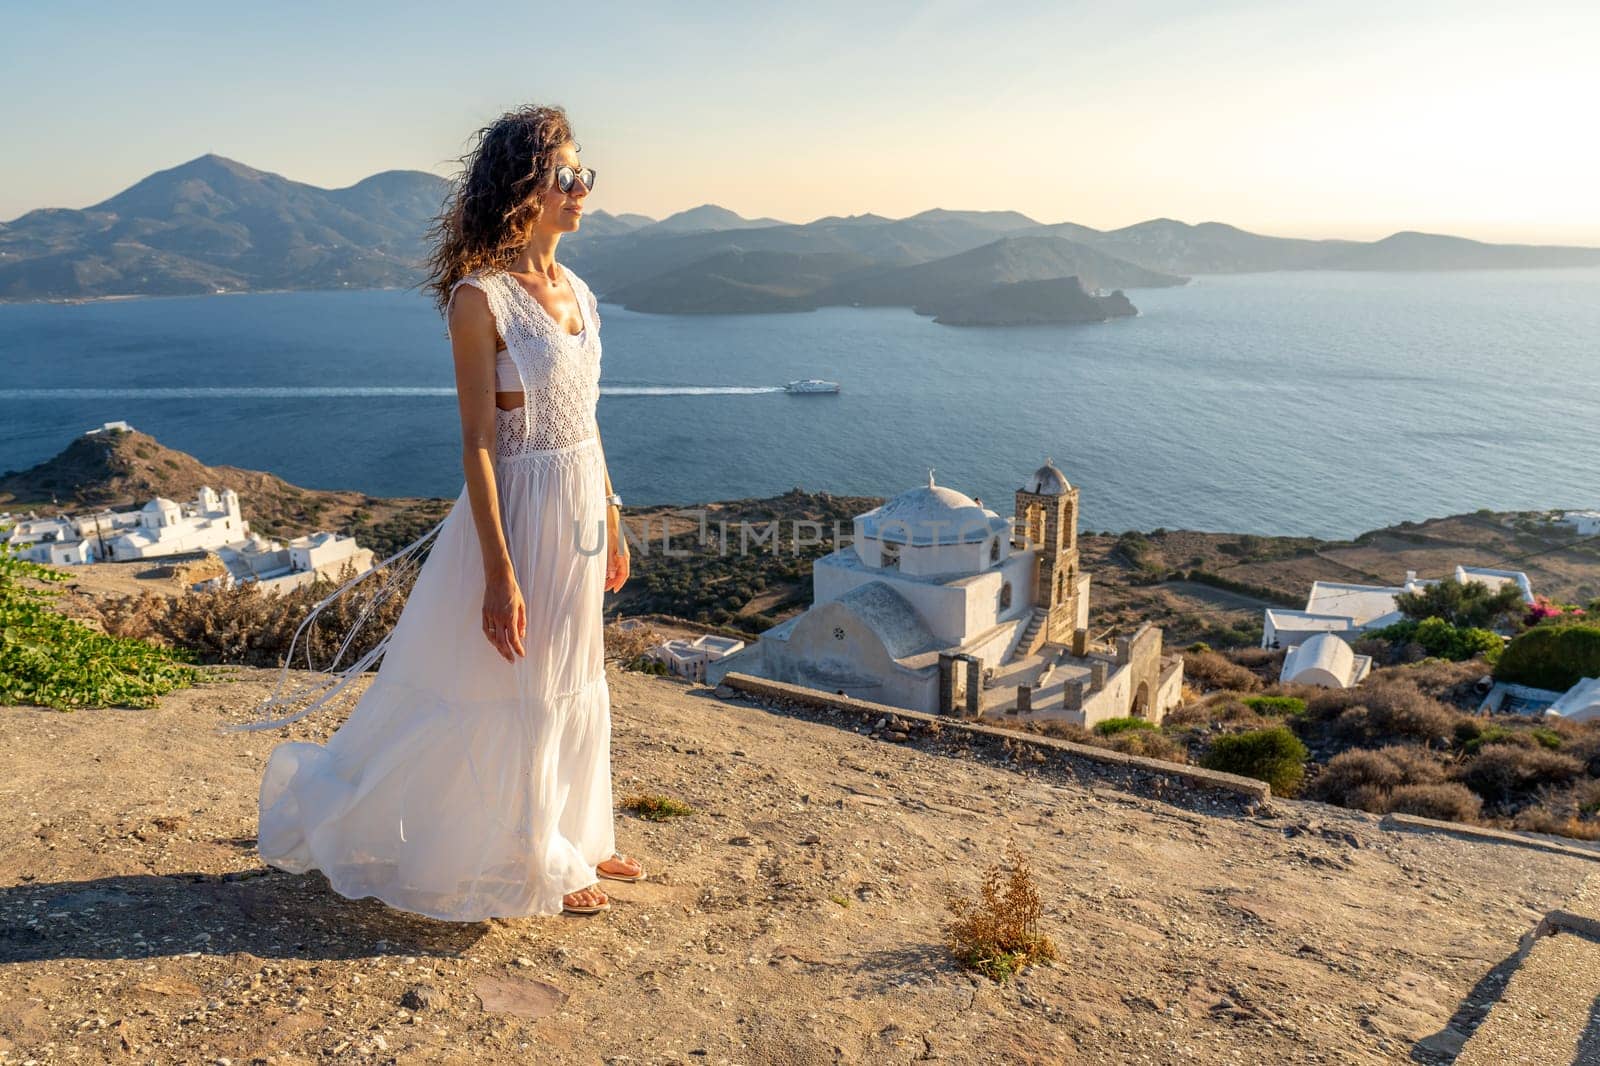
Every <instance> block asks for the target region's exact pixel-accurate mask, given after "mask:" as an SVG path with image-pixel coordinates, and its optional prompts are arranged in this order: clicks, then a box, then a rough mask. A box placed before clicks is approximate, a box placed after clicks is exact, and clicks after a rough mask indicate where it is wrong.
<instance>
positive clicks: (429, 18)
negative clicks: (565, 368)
mask: <svg viewBox="0 0 1600 1066" xmlns="http://www.w3.org/2000/svg"><path fill="white" fill-rule="evenodd" d="M496 14H497V16H498V17H499V20H500V21H499V23H498V24H495V25H494V26H493V27H492V32H489V33H487V34H485V35H484V36H482V37H481V38H474V37H473V36H472V34H473V33H474V32H476V27H478V26H481V25H483V22H482V20H481V19H479V20H476V21H471V20H463V21H461V22H459V23H449V22H445V21H442V20H441V19H440V18H439V15H438V13H437V9H436V8H432V7H422V6H421V5H415V4H391V5H385V6H383V7H381V8H380V7H377V6H376V5H351V6H342V7H340V8H337V9H326V10H325V9H321V8H318V7H316V6H313V5H308V4H303V3H291V4H285V5H280V6H277V7H274V8H273V9H271V10H270V11H268V10H260V11H248V12H229V13H227V14H225V15H220V16H219V15H216V14H214V13H213V11H212V10H211V9H208V8H204V7H201V6H199V5H197V4H172V5H166V6H164V7H163V8H161V9H160V10H144V9H138V10H135V9H126V10H122V9H113V10H109V11H99V12H95V13H93V14H92V15H89V14H85V13H81V12H78V13H74V12H63V11H60V10H24V11H19V12H15V13H12V14H10V15H9V16H8V20H7V21H8V24H9V28H10V29H11V31H12V32H11V35H10V36H11V39H12V42H13V49H12V50H13V53H14V54H13V61H12V62H10V63H9V64H7V65H6V66H5V67H4V68H3V69H0V92H4V93H5V95H6V96H7V97H8V98H10V99H12V100H14V101H16V100H27V101H29V102H30V106H29V107H28V108H27V109H26V111H25V112H24V110H23V109H21V108H13V109H11V110H10V111H9V112H8V113H7V114H6V115H5V116H0V137H3V138H4V140H5V142H6V143H7V145H8V148H9V151H8V152H7V154H6V158H5V160H4V162H3V163H0V219H4V220H7V221H9V220H12V219H14V218H16V217H18V216H20V215H23V214H25V213H27V212H28V211H31V210H34V209H36V208H44V207H58V208H83V207H87V206H89V205H90V204H93V203H97V202H99V201H102V200H104V199H106V198H108V197H110V196H112V195H115V194H116V193H117V192H119V191H121V190H122V189H124V188H126V187H128V186H129V185H132V184H134V183H135V182H137V181H138V180H140V179H141V178H144V177H146V176H148V175H149V174H151V173H153V172H156V171H160V170H167V169H170V168H172V167H174V166H177V165H179V164H181V163H183V162H185V161H187V160H190V159H193V158H195V157H196V156H200V155H203V154H205V153H207V152H214V153H216V154H218V155H223V156H227V157H228V158H231V159H235V160H237V161H239V162H241V163H245V164H247V165H249V166H252V167H255V168H258V169H261V170H266V171H270V172H273V173H277V174H281V175H282V176H284V177H286V178H289V179H291V180H294V181H299V182H305V183H307V184H311V185H316V186H320V187H323V188H339V187H344V186H348V185H350V184H353V183H355V182H357V181H359V180H361V179H362V178H365V177H368V176H370V175H371V174H374V173H378V172H380V171H384V170H423V171H428V172H431V173H434V174H438V175H440V176H441V177H448V176H450V175H451V174H452V173H453V166H454V163H455V157H457V156H459V155H460V154H461V153H462V152H464V151H465V150H466V149H467V148H468V146H469V140H470V135H471V134H472V132H473V131H474V130H476V129H477V128H478V127H479V126H481V125H484V124H487V123H488V122H489V121H491V120H492V119H493V118H494V117H495V116H496V115H498V114H499V113H500V112H501V111H503V110H505V109H507V108H509V107H512V106H516V105H518V104H522V103H526V102H550V103H559V104H562V105H564V106H565V107H566V108H567V110H568V113H569V114H570V115H571V117H572V119H573V123H574V127H575V129H576V132H577V137H578V140H579V142H580V144H581V146H582V148H583V158H584V161H585V162H586V163H588V164H589V165H591V166H594V167H595V168H596V169H597V171H598V172H599V173H600V176H601V177H600V182H599V184H598V186H597V189H596V191H595V194H594V196H593V198H592V199H591V201H590V204H591V206H592V207H594V208H601V209H604V210H606V211H608V212H610V213H613V214H626V213H634V212H636V213H640V214H645V215H649V216H651V217H653V218H662V217H665V216H667V215H670V214H673V213H675V212H677V211H682V210H685V209H688V208H692V207H695V206H698V205H700V204H704V203H714V204H717V205H720V206H722V207H726V208H728V209H730V210H733V211H736V212H738V213H739V214H740V215H743V216H745V217H747V218H759V217H772V218H777V219H782V220H785V221H790V222H808V221H811V220H813V219H816V218H819V217H824V216H828V215H858V214H864V213H871V214H878V215H884V216H886V217H890V218H903V217H906V216H908V215H914V214H917V213H919V212H921V211H925V210H929V209H933V208H944V209H947V210H1014V211H1018V212H1020V213H1022V214H1024V215H1027V216H1028V217H1030V218H1033V219H1035V220H1037V221H1039V222H1044V223H1054V222H1067V221H1070V222H1076V223H1080V224H1082V225H1087V226H1092V227H1094V228H1096V229H1104V230H1110V229H1118V228H1121V227H1123V226H1127V225H1131V224H1133V223H1136V222H1142V221H1145V220H1148V219H1151V218H1162V217H1165V218H1175V219H1179V220H1182V221H1186V222H1191V223H1199V222H1206V221H1216V222H1225V223H1228V224H1231V225H1235V226H1239V227H1240V228H1243V229H1246V230H1250V231H1252V232H1256V233H1263V234H1269V235H1273V236H1284V237H1310V238H1346V239H1356V240H1371V239H1375V238H1379V237H1384V236H1387V235H1389V234H1391V233H1394V232H1396V231H1401V230H1417V231H1423V232H1430V233H1448V234H1452V235H1455V236H1461V237H1469V238H1473V239H1477V240H1484V241H1494V242H1515V243H1528V244H1575V245H1592V246H1593V245H1600V210H1597V208H1596V206H1595V202H1594V199H1593V196H1592V191H1591V190H1592V188H1593V187H1594V184H1595V183H1596V181H1597V180H1600V146H1597V145H1596V144H1594V143H1593V141H1592V139H1590V138H1585V137H1583V136H1581V135H1580V134H1579V133H1578V131H1579V130H1580V129H1581V128H1582V125H1583V124H1582V117H1583V116H1582V115H1580V114H1579V113H1578V112H1579V108H1580V104H1581V101H1583V100H1585V99H1590V100H1592V99H1595V98H1596V97H1597V96H1600V75H1597V74H1596V73H1595V68H1594V64H1593V63H1592V56H1593V55H1594V54H1595V53H1596V52H1597V51H1600V8H1596V7H1595V6H1594V5H1580V4H1576V3H1559V2H1546V3H1534V4H1530V5H1526V6H1524V7H1522V8H1520V9H1517V10H1515V11H1508V10H1506V9H1504V8H1502V7H1498V6H1495V5H1491V4H1488V3H1481V2H1476V0H1474V2H1463V3H1456V4H1449V5H1444V4H1419V5H1413V6H1412V8H1411V9H1410V10H1408V11H1406V12H1403V13H1399V14H1386V15H1385V16H1384V17H1383V18H1382V19H1372V18H1370V17H1364V16H1360V15H1358V14H1352V13H1351V12H1350V11H1349V10H1348V8H1347V6H1345V5H1336V4H1332V3H1314V4H1307V5H1298V6H1296V7H1295V8H1294V9H1293V10H1286V9H1282V8H1280V7H1278V6H1269V5H1261V4H1256V3H1249V2H1232V3H1220V4H1217V5H1213V6H1211V7H1208V8H1206V9H1204V10H1202V11H1193V10H1185V9H1183V8H1182V7H1181V5H1177V4H1173V3H1147V4H1142V5H1138V6H1136V7H1132V8H1120V9H1115V10H1113V9H1109V8H1105V7H1100V6H1091V5H1081V4H1036V3H1035V4H1030V3H1018V4H1014V5H1011V6H1009V7H1007V8H1006V9H1005V15H1004V17H1003V18H995V17H993V16H992V14H991V13H990V12H989V11H987V10H986V9H984V8H981V7H979V6H977V5H973V4H968V3H933V4H923V5H905V4H898V5H896V4H890V5H874V6H872V7H870V8H866V7H847V6H845V5H842V4H821V5H813V6H811V7H808V8H807V9H805V10H804V11H798V10H790V9H783V10H777V9H765V8H763V9H757V10H751V9H747V8H742V7H738V6H731V5H722V6H719V5H701V6H698V7H696V8H694V9H692V10H684V11H672V12H665V11H661V10H659V9H653V8H650V7H643V6H640V7H635V6H631V5H604V6H601V5H594V6H590V7H585V8H581V9H573V10H571V11H539V12H535V11H527V12H514V11H512V12H507V11H500V12H496ZM297 15H298V16H301V17H297ZM452 40H458V41H462V42H470V48H471V55H472V62H471V64H466V63H463V62H462V61H461V59H459V58H457V56H456V54H453V53H451V52H449V51H446V50H442V43H443V42H447V41H452ZM1308 41H1309V42H1312V43H1311V44H1307V43H1306V42H1308ZM544 42H549V43H548V44H546V43H544ZM541 48H546V49H549V50H553V51H554V52H556V53H557V55H556V61H555V62H553V63H551V64H548V66H549V68H550V70H551V71H552V73H550V74H544V73H542V70H543V69H544V67H543V65H541V63H540V62H539V53H540V49H541ZM730 55H733V56H737V57H738V58H737V63H734V62H730V61H729V58H728V57H729V56H730ZM641 72H643V73H641ZM952 146H959V147H960V149H961V150H960V151H955V150H952Z"/></svg>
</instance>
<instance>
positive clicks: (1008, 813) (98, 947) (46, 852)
mask: <svg viewBox="0 0 1600 1066" xmlns="http://www.w3.org/2000/svg"><path fill="white" fill-rule="evenodd" d="M275 677H276V672H275V671H262V670H245V669H239V670H232V671H228V672H227V676H226V678H225V679H223V680H219V681H218V682H216V683H209V684H204V685H201V686H198V687H196V688H193V689H189V690H183V691H179V692H176V693H173V694H171V695H169V696H167V697H164V698H163V699H162V701H161V702H160V704H159V705H158V706H157V707H155V708H153V709H151V710H149V711H133V712H130V711H121V710H116V711H98V712H96V711H81V712H75V713H71V714H61V713H57V712H51V711H42V710H38V709H35V708H26V707H7V708H0V782H3V784H0V790H3V792H4V796H3V799H4V802H5V803H6V804H7V806H8V807H10V808H11V809H13V810H15V811H17V812H19V816H18V817H15V818H9V819H6V820H4V822H3V823H0V886H3V887H0V919H3V920H4V922H5V924H6V927H7V930H8V932H7V935H6V937H5V938H4V940H3V941H0V1055H4V1056H5V1057H6V1058H7V1059H8V1060H10V1059H15V1060H16V1061H19V1062H21V1061H25V1060H28V1059H35V1058H37V1059H40V1060H43V1059H45V1058H46V1057H55V1058H63V1059H65V1058H74V1057H76V1058H79V1059H81V1060H83V1061H90V1060H93V1061H110V1060H112V1059H115V1058H118V1057H128V1058H129V1059H130V1061H147V1060H149V1061H174V1062H175V1061H205V1062H216V1061H219V1060H220V1059H222V1058H227V1059H229V1060H230V1061H232V1062H235V1063H245V1062H250V1061H252V1060H253V1059H254V1058H256V1057H261V1056H269V1055H270V1056H273V1057H274V1058H273V1059H272V1060H271V1061H276V1062H280V1063H297V1062H316V1061H324V1060H325V1059H328V1058H329V1057H332V1058H333V1059H334V1060H336V1061H342V1060H343V1059H344V1058H346V1057H349V1058H352V1059H355V1058H360V1059H361V1060H362V1061H380V1062H381V1061H394V1062H401V1063H405V1062H418V1063H421V1062H458V1061H468V1060H470V1061H475V1062H490V1063H526V1062H530V1061H538V1062H541V1063H552V1064H564V1063H586V1064H587V1063H593V1062H600V1061H606V1062H612V1063H628V1062H635V1063H644V1062H651V1063H654V1062H707V1063H716V1062H753V1063H755V1062H759V1063H782V1064H789V1066H812V1064H817V1066H820V1064H831V1063H836V1062H874V1063H884V1064H903V1063H910V1062H913V1061H926V1060H930V1059H932V1060H936V1061H941V1062H952V1063H963V1064H965V1063H974V1064H976V1063H989V1062H1030V1063H1045V1062H1086V1063H1117V1064H1121V1063H1126V1062H1137V1061H1145V1062H1153V1063H1185V1064H1192V1063H1225V1062H1252V1063H1254V1062H1261V1063H1264V1062H1289V1061H1303V1060H1306V1059H1307V1058H1308V1056H1315V1057H1316V1058H1318V1059H1320V1060H1322V1061H1327V1062H1339V1063H1404V1062H1423V1063H1438V1062H1444V1061H1448V1060H1449V1058H1450V1057H1451V1055H1452V1054H1453V1052H1454V1051H1455V1050H1456V1049H1457V1048H1459V1047H1460V1046H1461V1042H1462V1040H1463V1039H1465V1038H1466V1037H1467V1036H1469V1035H1471V1034H1472V1033H1473V1030H1474V1027H1476V1026H1477V1025H1478V1024H1479V1022H1480V1019H1482V1017H1483V1016H1484V1012H1485V1010H1486V1009H1487V1008H1488V1007H1489V1006H1490V1005H1491V1004H1493V1003H1494V1001H1495V999H1496V997H1497V996H1498V994H1499V991H1500V989H1501V988H1502V986H1503V985H1504V983H1505V977H1506V973H1507V972H1508V969H1509V968H1510V965H1511V963H1510V960H1511V959H1512V957H1513V956H1514V954H1515V952H1516V950H1517V947H1518V942H1519V940H1520V939H1521V938H1522V937H1523V936H1524V935H1525V934H1527V933H1529V932H1530V931H1531V930H1532V928H1533V926H1534V924H1535V923H1536V922H1537V921H1538V920H1539V916H1540V915H1541V914H1543V913H1545V912H1546V911H1548V910H1550V909H1552V908H1554V907H1557V906H1560V905H1561V904H1562V903H1563V901H1564V900H1565V899H1566V898H1567V897H1568V896H1569V895H1570V894H1571V893H1572V892H1573V891H1574V889H1576V888H1577V887H1578V886H1579V885H1580V883H1581V882H1582V880H1583V879H1584V877H1585V876H1586V875H1587V874H1588V873H1589V872H1590V871H1591V870H1593V869H1594V868H1595V867H1594V864H1593V862H1591V861H1588V860H1585V859H1582V858H1578V857H1575V856H1573V855H1568V854H1556V853H1551V852H1548V851H1541V850H1529V849H1525V848H1521V847H1513V846H1509V845H1505V844H1498V843H1488V842H1483V841H1470V840H1465V839H1459V838H1456V837H1454V836H1450V835H1442V834H1435V833H1415V832H1395V831H1391V830H1389V829H1386V828H1384V827H1383V826H1381V825H1380V824H1379V821H1378V819H1377V818H1376V817H1374V816H1372V815H1367V814H1362V813H1360V812H1352V811H1343V810H1339V809H1335V808H1329V807H1324V806H1321V805H1318V804H1310V803H1300V802H1295V801H1281V800H1274V801H1273V802H1272V804H1271V805H1270V807H1265V808H1257V809H1256V810H1255V811H1254V813H1251V812H1250V811H1249V810H1248V809H1246V808H1241V807H1240V806H1239V804H1238V803H1237V802H1236V801H1233V800H1228V799H1223V798H1220V797H1221V794H1217V793H1198V792H1192V791H1190V790H1188V789H1185V788H1172V787H1166V788H1164V789H1163V788H1162V787H1161V785H1160V784H1159V783H1158V782H1156V781H1154V780H1152V779H1149V778H1140V777H1139V776H1138V775H1135V776H1134V777H1131V778H1130V777H1126V776H1119V775H1118V774H1117V773H1115V772H1103V771H1102V770H1100V769H1097V768H1096V764H1091V763H1086V762H1073V761H1066V762H1047V763H1045V764H1040V763H1036V762H1033V761H1032V760H1031V759H1027V758H1023V759H1022V760H1021V762H1020V763H1013V762H1011V761H1010V760H1008V759H1007V758H1006V757H1005V755H1004V753H1003V751H1001V750H998V749H985V751H987V752H989V754H983V753H980V752H979V751H976V750H973V749H969V748H967V747H966V746H965V745H964V744H963V743H961V742H959V741H957V740H954V739H949V738H945V739H941V738H937V737H924V736H922V735H920V734H919V735H918V736H917V737H915V738H914V739H912V740H911V741H909V742H905V743H899V744H896V743H891V742H888V741H886V740H880V739H872V738H869V737H868V736H865V735H860V734H858V733H856V732H854V731H853V728H852V727H853V726H854V724H855V722H854V719H850V718H842V717H839V716H828V715H826V714H802V713H800V712H783V711H782V710H781V709H767V708H763V707H761V706H758V705H756V704H754V703H751V702H749V701H747V700H743V699H739V700H731V701H723V700H719V699H714V698H709V692H710V690H708V689H705V688H703V687H698V686H688V685H686V684H684V683H680V682H676V681H670V680H666V679H659V678H650V677H646V676H642V675H636V674H625V673H613V674H612V675H611V691H612V715H613V721H614V733H613V743H612V751H613V754H612V772H613V777H614V781H615V801H616V803H617V804H618V806H619V808H621V806H622V805H623V804H624V803H625V801H626V799H627V798H628V797H629V796H631V795H632V794H633V793H635V792H636V791H644V792H650V793H659V794H665V795H668V796H671V797H673V798H676V799H680V800H682V801H685V802H687V803H689V804H690V805H691V806H692V807H693V808H694V810H695V811H696V813H695V814H694V815H692V816H690V817H687V818H680V819H673V820H669V821H667V822H662V823H656V822H650V821H645V820H641V819H639V818H637V817H635V816H633V815H632V814H629V813H627V812H626V811H623V810H620V809H619V812H618V823H617V830H618V845H619V847H620V848H621V849H622V850H623V851H624V852H626V853H627V854H629V855H634V856H637V857H638V858H639V859H640V861H641V862H642V864H643V865H644V866H645V867H646V869H647V870H648V872H649V875H650V876H649V879H648V880H646V881H644V882H640V883H638V884H623V883H619V882H613V881H604V882H602V885H603V886H604V887H605V890H606V891H607V892H608V894H610V895H611V897H612V900H613V904H612V910H611V911H610V912H608V913H606V914H603V915H600V916H597V917H584V918H577V917H571V916H562V917H555V918H526V919H524V918H508V919H494V920H490V921H487V922H482V923H474V924H452V923H442V922H436V921H433V920H431V919H426V918H420V917H415V916H411V915H407V914H405V913H403V912H398V911H394V910H392V909H389V908H387V907H385V906H384V905H383V904H381V903H379V902H378V901H376V900H374V899H371V898H368V899H364V900H359V901H353V900H348V899H345V898H343V897H340V896H338V895H336V894H334V893H333V892H331V891H330V890H329V888H328V886H327V884H326V881H325V879H323V878H322V876H321V875H320V874H318V873H310V874H305V875H291V874H287V873H283V872H281V871H278V870H275V869H273V868H270V867H266V866H264V865H263V864H262V863H261V861H260V860H259V858H258V856H257V855H256V853H255V832H256V821H255V818H256V810H255V804H256V792H257V788H258V785H259V781H260V775H261V770H262V767H263V764H264V763H265V760H266V757H267V754H268V752H269V751H270V750H271V748H272V746H273V745H275V744H277V743H280V742H285V741H290V740H317V741H322V740H325V739H326V738H327V736H328V735H329V732H330V731H331V729H332V728H333V726H335V725H336V724H337V722H338V721H339V720H340V718H341V717H342V715H343V713H344V711H342V710H338V709H334V710H329V711H326V712H324V713H322V714H320V715H313V716H312V717H311V718H309V719H307V720H305V721H302V722H299V723H296V724H295V725H294V726H291V727H289V728H288V729H287V730H284V731H282V732H272V733H260V734H244V733H236V734H226V735H217V734H215V733H213V732H212V726H213V725H214V724H215V723H217V722H218V721H219V720H229V721H239V720H244V719H246V718H248V717H249V716H250V715H251V713H252V711H251V708H252V706H253V704H254V703H255V702H256V701H259V700H260V699H261V698H262V697H263V696H264V695H265V694H266V693H267V692H268V691H269V689H270V687H271V684H272V682H273V681H274V680H275ZM364 686H365V683H363V684H362V685H358V686H357V690H358V691H360V690H361V689H362V688H364ZM1158 790H1160V791H1161V792H1162V794H1163V795H1164V796H1165V798H1164V799H1162V798H1156V792H1157V791H1158ZM45 796H48V797H49V802H48V803H44V802H42V800H41V797H45ZM1008 837H1010V838H1012V839H1014V840H1015V841H1016V842H1017V844H1018V845H1019V846H1020V847H1021V848H1022V850H1023V852H1024V853H1025V854H1026V855H1027V856H1029V861H1030V864H1031V866H1032V871H1033V876H1034V879H1035V881H1036V882H1037V884H1038V885H1039V888H1040V892H1041V896H1042V901H1043V905H1044V917H1043V919H1042V931H1043V932H1044V933H1045V934H1046V935H1049V936H1051V937H1052V938H1053V939H1054V940H1055V942H1056V944H1057V947H1058V951H1059V952H1060V958H1059V959H1058V960H1057V962H1056V963H1055V964H1053V965H1051V966H1046V967H1040V968H1036V969H1031V970H1028V971H1025V972H1024V973H1023V974H1022V975H1021V976H1020V977H1018V978H1015V979H1013V980H1012V981H1011V982H1010V983H1008V984H1006V985H1002V986H997V985H993V984H990V983H989V982H988V981H987V980H985V979H982V978H974V977H970V976H968V975H967V974H966V973H965V972H963V971H961V970H960V969H958V968H957V967H956V966H955V964H954V963H953V962H952V960H951V959H950V958H949V956H948V955H947V954H946V953H945V951H944V949H943V947H942V945H941V943H940V929H941V926H942V923H943V921H944V920H945V917H946V911H945V909H944V902H943V900H944V893H945V892H946V891H947V890H949V891H954V892H957V893H959V894H961V895H963V896H966V897H969V898H970V897H971V896H973V895H974V894H975V893H976V890H977V885H978V879H979V876H980V875H981V873H982V871H983V868H984V867H985V866H987V865H989V864H991V863H995V862H998V861H1000V859H1001V858H1002V849H1003V846H1004V844H1005V842H1006V840H1007V838H1008ZM408 993H410V994H411V995H412V996H416V997H422V998H416V999H411V998H407V995H408ZM422 1003H426V1004H428V1005H427V1006H421V1005H420V1004H422ZM47 1004H48V1008H47ZM47 1045H48V1047H47ZM1522 1047H1523V1048H1524V1050H1531V1048H1532V1045H1529V1044H1527V1043H1526V1042H1525V1043H1524V1044H1523V1045H1522Z"/></svg>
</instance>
